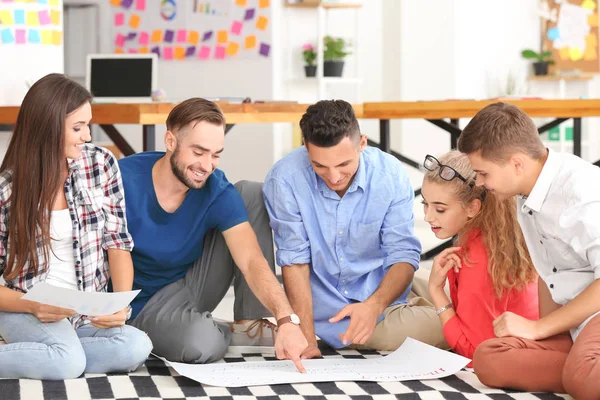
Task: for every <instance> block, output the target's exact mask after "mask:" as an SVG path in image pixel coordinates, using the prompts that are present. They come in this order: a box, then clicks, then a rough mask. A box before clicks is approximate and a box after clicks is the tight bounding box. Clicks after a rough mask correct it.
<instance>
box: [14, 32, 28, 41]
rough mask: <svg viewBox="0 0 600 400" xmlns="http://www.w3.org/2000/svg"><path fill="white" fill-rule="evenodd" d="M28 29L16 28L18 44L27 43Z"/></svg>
mask: <svg viewBox="0 0 600 400" xmlns="http://www.w3.org/2000/svg"><path fill="white" fill-rule="evenodd" d="M25 34H26V31H25V29H15V43H16V44H25V43H27V39H26V37H25Z"/></svg>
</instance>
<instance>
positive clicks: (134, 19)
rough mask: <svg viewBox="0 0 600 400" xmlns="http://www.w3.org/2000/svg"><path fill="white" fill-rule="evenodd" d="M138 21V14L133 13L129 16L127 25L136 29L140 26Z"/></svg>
mask: <svg viewBox="0 0 600 400" xmlns="http://www.w3.org/2000/svg"><path fill="white" fill-rule="evenodd" d="M140 21H141V20H140V17H139V15H136V14H133V15H132V16H131V18H129V26H130V27H131V28H133V29H137V28H138V27H139V26H140Z"/></svg>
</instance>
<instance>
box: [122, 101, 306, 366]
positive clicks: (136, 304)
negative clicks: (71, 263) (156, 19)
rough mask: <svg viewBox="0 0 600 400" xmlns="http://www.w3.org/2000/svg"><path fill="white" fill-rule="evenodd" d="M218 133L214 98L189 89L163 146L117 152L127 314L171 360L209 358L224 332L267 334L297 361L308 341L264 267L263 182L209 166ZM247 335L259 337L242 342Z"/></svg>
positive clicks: (221, 123) (215, 355)
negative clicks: (221, 309)
mask: <svg viewBox="0 0 600 400" xmlns="http://www.w3.org/2000/svg"><path fill="white" fill-rule="evenodd" d="M224 141H225V117H224V115H223V113H222V112H221V110H220V109H219V107H218V106H217V105H216V104H215V103H213V102H210V101H208V100H205V99H201V98H192V99H189V100H186V101H184V102H182V103H180V104H178V105H177V106H176V107H175V108H173V110H172V111H171V113H170V114H169V117H168V118H167V132H166V134H165V147H166V152H144V153H140V154H136V155H133V156H130V157H126V158H124V159H122V160H121V161H120V162H119V164H120V167H121V172H122V175H123V184H124V188H125V200H126V205H127V209H126V212H127V223H128V228H129V232H130V233H131V235H132V236H133V241H134V249H133V251H132V253H131V255H132V259H133V264H134V270H135V276H134V289H140V290H141V292H140V294H139V295H138V296H137V297H136V299H135V300H134V301H133V302H132V315H131V319H130V320H129V323H130V324H131V325H133V326H135V327H137V328H139V329H141V330H143V331H145V332H146V333H147V334H148V335H149V336H150V339H151V340H152V342H153V344H154V350H153V352H154V353H156V354H158V355H160V356H164V357H166V358H167V359H168V360H171V361H178V362H190V363H206V362H212V361H216V360H218V359H220V358H222V357H223V355H224V354H225V352H226V351H227V347H228V346H229V344H230V342H231V341H232V337H233V342H234V343H235V344H258V345H268V344H269V343H265V339H266V341H268V339H269V338H270V339H271V343H270V344H271V345H272V344H273V342H274V345H275V351H276V353H277V356H278V357H279V358H288V359H292V360H294V362H295V363H296V366H297V367H298V369H299V370H301V371H302V370H303V368H302V364H301V362H300V359H299V356H300V354H301V353H302V351H303V350H304V349H305V348H306V347H307V342H306V339H305V338H304V336H303V334H302V332H301V330H300V328H299V326H298V324H299V321H298V317H297V316H296V315H295V314H294V311H293V310H292V308H291V306H290V304H289V302H288V300H287V298H286V296H285V293H284V291H283V289H282V287H281V285H280V284H279V282H278V281H277V278H276V277H275V274H274V272H273V271H274V269H275V266H274V260H273V258H274V252H273V240H272V232H271V229H270V227H269V217H268V214H267V212H266V210H265V207H264V202H263V198H262V194H261V187H262V185H261V184H259V183H256V182H240V183H238V184H236V185H235V186H234V185H232V184H231V183H229V182H228V181H227V178H226V177H225V174H224V173H223V171H221V170H219V169H217V165H218V164H219V157H220V155H221V153H222V151H223V144H224ZM265 257H266V258H265ZM267 260H268V261H267ZM232 280H233V281H234V285H235V296H236V297H235V305H234V319H235V320H236V321H235V323H234V324H223V323H220V322H219V323H217V322H216V321H214V320H213V318H212V316H211V312H212V311H213V310H214V309H215V307H216V306H217V305H218V304H219V302H220V301H221V300H222V299H223V297H224V296H225V293H226V292H227V290H228V288H229V287H230V285H231V282H232ZM255 295H256V296H255ZM261 303H262V304H261ZM265 307H266V308H265ZM267 310H268V311H267ZM269 312H270V313H269ZM269 314H271V315H273V316H275V318H276V319H277V325H278V326H277V335H275V332H274V331H275V326H273V324H269V322H268V321H267V320H265V319H263V318H264V317H266V316H268V315H269ZM269 328H270V329H269ZM253 337H254V338H262V340H261V341H259V342H257V343H247V340H249V339H251V338H253ZM244 339H246V340H244Z"/></svg>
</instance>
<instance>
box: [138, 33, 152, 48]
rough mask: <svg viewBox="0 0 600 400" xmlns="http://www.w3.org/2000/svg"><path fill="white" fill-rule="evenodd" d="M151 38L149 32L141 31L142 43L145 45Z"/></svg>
mask: <svg viewBox="0 0 600 400" xmlns="http://www.w3.org/2000/svg"><path fill="white" fill-rule="evenodd" d="M149 40H150V35H148V33H147V32H140V45H141V46H145V45H147V44H148V41H149Z"/></svg>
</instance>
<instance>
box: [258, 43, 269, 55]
mask: <svg viewBox="0 0 600 400" xmlns="http://www.w3.org/2000/svg"><path fill="white" fill-rule="evenodd" d="M270 52H271V46H269V45H268V44H266V43H261V44H260V49H259V51H258V53H259V54H260V55H261V56H265V57H269V53H270Z"/></svg>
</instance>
